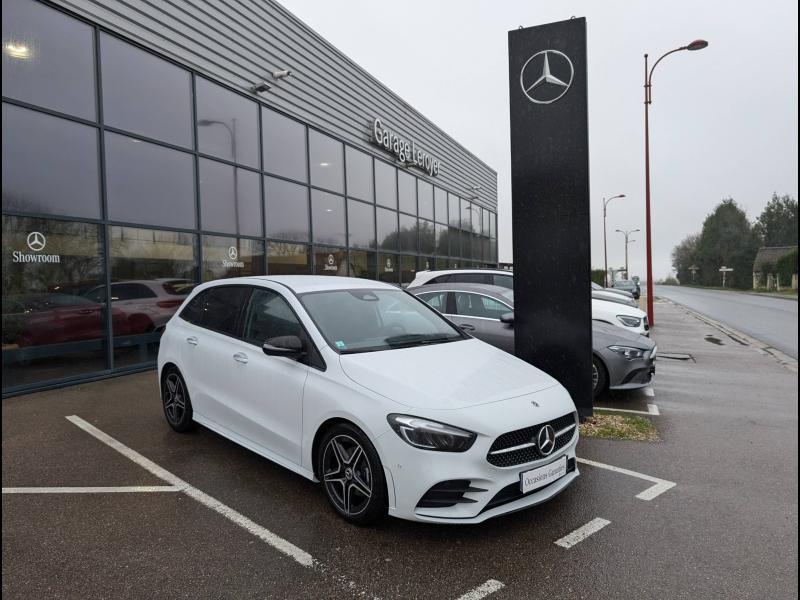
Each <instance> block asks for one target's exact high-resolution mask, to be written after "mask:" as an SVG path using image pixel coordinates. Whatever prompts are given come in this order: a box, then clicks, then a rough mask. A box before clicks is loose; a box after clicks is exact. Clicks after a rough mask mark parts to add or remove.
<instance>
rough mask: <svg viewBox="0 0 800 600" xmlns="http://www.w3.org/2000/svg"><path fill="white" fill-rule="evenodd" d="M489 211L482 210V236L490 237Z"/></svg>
mask: <svg viewBox="0 0 800 600" xmlns="http://www.w3.org/2000/svg"><path fill="white" fill-rule="evenodd" d="M489 214H490V213H489V211H488V210H486V209H485V208H482V209H481V235H485V236H486V237H488V236H489Z"/></svg>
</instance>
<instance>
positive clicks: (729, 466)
mask: <svg viewBox="0 0 800 600" xmlns="http://www.w3.org/2000/svg"><path fill="white" fill-rule="evenodd" d="M657 308H658V310H659V315H660V319H659V328H658V329H657V330H656V332H655V335H656V339H657V341H658V343H659V348H660V352H662V353H664V354H666V355H673V356H679V355H680V356H687V355H688V356H689V358H688V359H676V358H662V359H660V360H659V361H658V372H657V381H656V385H655V391H654V392H652V391H649V392H646V393H645V392H639V393H631V394H625V395H619V396H616V397H614V398H610V399H607V400H606V402H604V405H605V406H615V407H617V408H624V409H626V410H638V411H642V412H649V413H651V414H653V413H654V412H658V413H659V414H658V415H653V416H651V418H652V419H653V420H654V422H655V423H656V426H657V427H658V429H659V431H660V433H661V437H662V441H660V442H657V443H643V442H622V441H609V440H598V439H582V440H581V442H580V444H579V446H578V456H579V457H581V458H582V459H583V462H582V463H581V464H579V468H580V470H581V477H580V478H578V480H576V482H575V484H574V485H572V486H571V487H570V488H568V489H567V490H566V491H565V492H564V493H563V494H561V495H560V496H558V497H557V498H555V499H554V500H553V501H551V502H549V503H546V504H544V505H541V506H539V507H534V508H532V509H529V510H525V511H522V512H519V513H515V514H511V515H507V516H504V517H502V518H498V519H494V520H491V521H488V522H486V523H483V524H481V525H475V526H441V525H430V524H421V523H411V522H405V521H400V520H395V519H389V520H387V521H385V522H384V523H383V524H381V525H380V526H377V527H374V528H358V527H354V526H351V525H348V524H346V523H345V522H344V521H342V520H341V519H339V518H338V517H337V516H336V515H335V514H334V513H333V511H332V510H331V509H330V508H329V506H328V505H327V501H326V500H325V498H324V496H323V494H322V492H321V490H319V489H318V488H317V486H315V485H314V484H313V483H311V482H309V481H307V480H305V479H302V478H301V477H299V476H297V475H294V474H292V473H290V472H289V471H287V470H285V469H283V468H281V467H278V466H276V465H274V464H272V463H270V462H269V461H267V460H265V459H263V458H260V457H258V456H256V455H254V454H252V453H251V452H249V451H247V450H245V449H243V448H241V447H239V446H237V445H235V444H234V443H232V442H230V441H228V440H226V439H224V438H222V437H220V436H218V435H216V434H214V433H212V432H210V431H208V430H206V429H203V428H199V429H198V430H197V431H195V432H194V433H191V434H186V435H179V434H176V433H173V432H172V430H171V429H170V428H169V427H168V426H167V424H166V423H165V421H164V419H163V416H162V413H161V407H160V403H159V399H158V393H157V389H156V388H157V386H156V376H155V374H154V373H152V372H150V373H143V374H139V375H133V376H128V377H123V378H117V379H113V380H108V381H104V382H97V383H92V384H85V385H81V386H77V387H73V388H68V389H64V390H54V391H49V392H42V393H39V394H35V395H29V396H21V397H16V398H11V399H7V400H4V402H3V417H4V418H3V446H2V453H3V469H2V471H3V473H2V474H3V534H2V540H3V543H2V546H3V593H4V595H6V596H7V597H12V598H32V597H37V598H55V597H82V598H87V597H94V598H100V597H118V598H141V597H163V598H174V597H214V598H256V597H258V598H301V597H317V598H348V597H379V598H454V599H455V598H461V597H463V598H469V599H478V598H482V597H489V598H492V599H494V598H498V599H499V598H526V597H547V598H597V597H603V598H632V597H639V598H663V597H669V598H718V597H737V598H748V597H752V598H764V597H779V598H782V597H792V596H794V595H795V594H796V590H797V580H796V573H797V572H796V557H797V554H796V547H797V502H796V500H797V498H796V483H795V482H796V474H797V445H796V439H797V404H796V398H794V395H795V394H796V385H797V373H796V371H794V372H792V371H790V370H789V369H787V368H786V366H785V365H780V364H778V363H777V362H776V361H775V360H773V359H772V357H770V356H766V355H764V354H763V353H758V352H756V351H755V350H754V349H753V348H750V347H748V346H746V345H744V344H742V343H739V342H736V341H735V340H732V339H728V338H725V339H723V340H722V343H721V344H717V343H709V342H708V341H707V336H708V335H711V333H714V334H716V335H717V336H719V335H720V334H719V332H717V331H716V330H714V329H713V328H711V327H710V326H709V325H708V324H706V323H703V322H701V321H698V320H697V319H694V318H693V317H692V316H690V315H687V314H686V313H685V312H684V311H682V310H681V309H679V308H677V307H675V306H673V305H671V304H664V303H659V305H658V306H657ZM662 332H663V333H662ZM756 374H757V375H756ZM68 417H69V419H68ZM673 484H674V485H673ZM31 488H46V489H31ZM53 488H61V489H53ZM64 488H66V489H64ZM17 492H21V493H17Z"/></svg>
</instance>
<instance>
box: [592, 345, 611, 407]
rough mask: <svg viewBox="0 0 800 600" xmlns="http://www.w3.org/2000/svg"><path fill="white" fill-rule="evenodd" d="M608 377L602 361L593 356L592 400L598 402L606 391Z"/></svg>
mask: <svg viewBox="0 0 800 600" xmlns="http://www.w3.org/2000/svg"><path fill="white" fill-rule="evenodd" d="M607 383H608V376H607V375H606V368H605V366H603V363H602V362H600V359H599V358H597V357H596V356H592V399H594V400H596V399H597V398H598V397H599V396H600V394H602V393H603V392H604V391H605V389H606V384H607Z"/></svg>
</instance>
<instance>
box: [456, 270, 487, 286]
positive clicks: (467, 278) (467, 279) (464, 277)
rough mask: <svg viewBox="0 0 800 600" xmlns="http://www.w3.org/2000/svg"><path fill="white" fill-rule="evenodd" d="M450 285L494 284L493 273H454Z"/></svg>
mask: <svg viewBox="0 0 800 600" xmlns="http://www.w3.org/2000/svg"><path fill="white" fill-rule="evenodd" d="M450 283H484V284H489V285H491V284H492V275H491V273H453V274H452V275H451V276H450Z"/></svg>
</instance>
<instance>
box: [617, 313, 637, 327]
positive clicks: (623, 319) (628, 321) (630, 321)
mask: <svg viewBox="0 0 800 600" xmlns="http://www.w3.org/2000/svg"><path fill="white" fill-rule="evenodd" d="M617 321H619V322H620V323H622V324H623V325H625V327H638V326H639V324H640V323H641V322H642V320H641V319H640V318H639V317H631V316H628V315H617Z"/></svg>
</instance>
